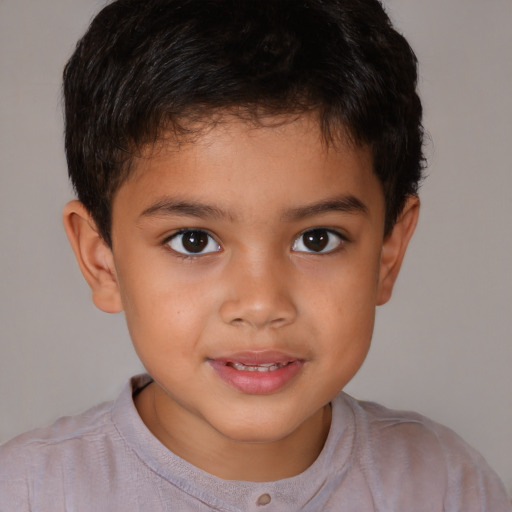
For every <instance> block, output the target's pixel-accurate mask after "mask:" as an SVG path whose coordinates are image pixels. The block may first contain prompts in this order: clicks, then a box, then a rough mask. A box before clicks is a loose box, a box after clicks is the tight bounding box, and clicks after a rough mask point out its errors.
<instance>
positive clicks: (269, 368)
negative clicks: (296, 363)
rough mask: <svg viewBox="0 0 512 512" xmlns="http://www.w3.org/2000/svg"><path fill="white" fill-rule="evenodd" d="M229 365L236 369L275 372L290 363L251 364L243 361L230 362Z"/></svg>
mask: <svg viewBox="0 0 512 512" xmlns="http://www.w3.org/2000/svg"><path fill="white" fill-rule="evenodd" d="M228 364H229V366H231V367H232V368H234V369H235V370H242V371H244V372H273V371H275V370H278V369H279V368H282V367H283V366H286V365H288V364H289V363H262V364H259V365H256V366H249V365H246V364H242V363H234V362H233V363H231V362H230V363H228Z"/></svg>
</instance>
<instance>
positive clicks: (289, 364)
mask: <svg viewBox="0 0 512 512" xmlns="http://www.w3.org/2000/svg"><path fill="white" fill-rule="evenodd" d="M208 362H209V363H210V365H211V366H212V368H213V369H214V370H215V373H216V375H217V376H218V377H220V379H221V380H222V381H223V382H224V383H226V384H228V385H229V386H230V387H233V388H235V389H237V390H238V391H240V392H242V393H244V394H250V395H262V394H270V393H275V392H278V391H280V390H282V389H283V388H285V387H286V386H288V385H289V384H290V383H291V382H292V381H293V380H294V379H295V378H296V376H297V375H298V374H299V373H300V371H301V369H302V368H303V366H304V360H303V359H299V358H295V357H293V356H290V355H286V354H283V353H278V352H269V351H267V352H244V353H239V354H233V355H230V356H229V357H219V358H215V359H210V360H208Z"/></svg>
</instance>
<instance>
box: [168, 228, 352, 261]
mask: <svg viewBox="0 0 512 512" xmlns="http://www.w3.org/2000/svg"><path fill="white" fill-rule="evenodd" d="M187 233H189V234H196V235H200V236H204V235H206V237H207V241H206V245H205V247H204V248H202V249H200V251H201V252H196V253H195V252H182V251H179V250H176V248H173V247H172V246H171V242H173V241H174V240H178V239H179V237H181V236H183V235H185V234H187ZM308 234H310V235H311V236H313V234H315V235H317V236H318V237H319V238H320V239H321V238H322V235H323V234H327V235H328V239H327V241H326V245H325V247H329V245H332V244H333V243H335V244H336V245H335V247H331V248H329V249H328V250H327V251H325V250H324V249H325V248H324V247H323V248H321V250H319V251H315V250H307V247H306V244H305V243H304V237H305V236H306V235H308ZM333 236H334V237H335V238H336V239H337V242H336V241H334V242H333V240H332V237H333ZM348 241H349V240H348V238H347V237H346V236H344V235H343V234H341V233H340V232H338V231H336V230H333V229H329V228H323V227H318V228H309V229H307V230H305V231H302V232H301V233H299V234H298V235H297V236H296V237H295V238H294V240H293V244H292V251H293V252H295V253H299V254H301V253H302V254H304V253H305V254H330V253H333V252H337V251H338V250H339V249H340V248H341V247H342V246H343V245H344V244H346V243H347V242H348ZM322 242H323V241H322ZM212 243H214V244H216V248H215V249H214V250H209V251H207V252H203V251H204V249H206V248H208V246H210V245H211V244H212ZM301 243H302V245H303V246H304V247H306V250H297V249H296V247H297V245H298V244H301ZM162 244H163V245H164V246H166V247H167V248H168V250H170V251H172V253H173V254H174V255H175V256H177V257H179V258H183V259H191V258H196V257H198V256H205V255H207V254H213V253H216V252H220V251H221V250H222V248H221V245H220V244H219V243H218V242H217V240H216V239H215V237H214V236H213V235H211V234H210V233H209V232H208V231H206V230H204V229H195V228H184V229H180V230H179V231H177V232H176V233H174V234H173V235H171V236H169V237H167V238H166V239H165V240H164V241H163V242H162ZM181 246H182V247H183V249H184V250H185V251H187V249H186V248H185V247H184V245H183V239H182V240H181ZM210 249H211V247H210Z"/></svg>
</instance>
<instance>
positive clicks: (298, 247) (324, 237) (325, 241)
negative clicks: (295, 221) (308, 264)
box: [292, 228, 342, 253]
mask: <svg viewBox="0 0 512 512" xmlns="http://www.w3.org/2000/svg"><path fill="white" fill-rule="evenodd" d="M341 243H342V237H341V235H339V234H338V233H335V232H333V231H330V230H329V229H324V228H318V229H310V230H309V231H305V232H304V233H302V234H301V235H300V236H299V237H298V238H297V239H296V240H295V242H294V243H293V247H292V250H294V251H295V252H313V253H323V252H330V251H332V250H334V249H336V248H337V247H339V246H340V245H341Z"/></svg>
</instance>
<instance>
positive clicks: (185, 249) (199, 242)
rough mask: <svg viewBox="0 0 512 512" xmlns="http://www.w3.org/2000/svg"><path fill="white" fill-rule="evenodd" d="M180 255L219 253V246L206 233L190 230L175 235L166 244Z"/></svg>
mask: <svg viewBox="0 0 512 512" xmlns="http://www.w3.org/2000/svg"><path fill="white" fill-rule="evenodd" d="M168 244H169V247H170V248H171V249H172V250H174V251H176V252H178V253H180V254H197V255H199V254H207V253H210V252H217V251H220V246H219V244H218V243H217V242H216V241H215V240H214V239H213V238H212V237H211V236H210V235H209V234H208V233H206V231H201V230H198V229H190V230H186V231H181V232H179V233H176V234H175V235H174V236H173V237H172V238H171V239H170V240H169V242H168Z"/></svg>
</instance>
